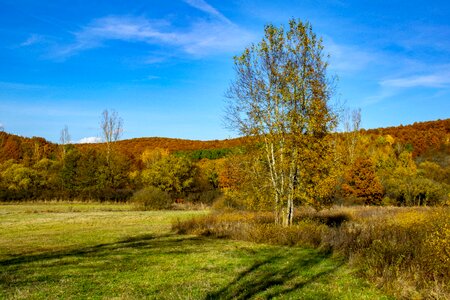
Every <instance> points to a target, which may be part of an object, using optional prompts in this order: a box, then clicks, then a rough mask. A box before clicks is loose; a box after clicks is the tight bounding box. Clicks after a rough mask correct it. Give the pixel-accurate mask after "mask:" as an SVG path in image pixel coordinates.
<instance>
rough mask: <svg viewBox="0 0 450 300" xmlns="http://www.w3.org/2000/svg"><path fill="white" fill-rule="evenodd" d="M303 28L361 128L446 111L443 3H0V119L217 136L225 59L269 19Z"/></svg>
mask: <svg viewBox="0 0 450 300" xmlns="http://www.w3.org/2000/svg"><path fill="white" fill-rule="evenodd" d="M292 17H295V18H300V19H302V20H308V21H310V22H311V23H312V25H313V29H314V31H315V32H316V33H318V34H319V35H320V36H322V37H323V39H324V44H325V51H326V52H328V53H329V54H330V56H331V58H330V68H329V72H330V73H331V74H336V75H337V76H338V77H339V82H338V97H339V99H340V100H341V102H345V103H346V105H347V106H348V107H349V108H358V107H359V108H361V110H362V127H364V128H375V127H385V126H393V125H399V124H410V123H413V122H416V121H426V120H434V119H439V118H440V119H444V118H449V117H450V4H449V2H448V1H396V0H392V1H362V0H355V1H340V0H329V1H312V0H311V1H288V0H285V1H252V0H247V1H234V0H229V1H223V0H222V1H219V0H171V1H152V0H147V1H141V0H135V1H115V0H107V1H106V0H102V1H74V0H71V1H65V0H60V1H35V0H34V1H24V0H0V66H1V67H0V124H2V126H3V127H4V128H5V131H7V132H10V133H14V134H18V135H22V136H30V137H31V136H42V137H44V138H46V139H48V140H51V141H54V142H57V141H58V140H59V136H60V131H61V129H62V128H63V127H64V126H65V125H67V126H68V128H69V132H70V134H71V136H72V140H73V141H74V142H77V141H80V140H84V141H86V140H95V139H96V138H98V137H99V136H100V130H99V123H100V115H101V112H102V111H103V110H104V109H114V110H116V111H117V112H118V114H119V115H120V116H121V117H122V118H123V120H124V134H123V138H133V137H144V136H162V137H177V138H189V139H202V140H208V139H223V138H228V137H234V136H236V133H234V132H231V131H228V130H226V129H225V128H224V126H223V121H222V120H223V112H224V93H225V91H226V89H227V87H228V85H229V83H230V81H231V80H232V79H233V77H234V71H233V61H232V57H233V56H234V55H237V54H239V53H241V52H242V51H243V49H244V48H245V47H246V46H248V45H249V44H250V43H254V42H256V43H257V42H258V41H259V40H260V39H261V38H262V35H263V27H264V25H265V24H267V23H273V24H275V25H277V26H278V25H282V24H286V23H287V21H288V20H289V19H290V18H292Z"/></svg>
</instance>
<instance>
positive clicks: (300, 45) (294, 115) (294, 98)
mask: <svg viewBox="0 0 450 300" xmlns="http://www.w3.org/2000/svg"><path fill="white" fill-rule="evenodd" d="M327 66H328V63H327V61H326V57H325V56H324V54H323V45H322V40H321V39H320V38H319V37H317V35H316V34H315V33H314V32H313V30H312V27H311V24H310V23H308V22H305V23H304V22H302V21H300V20H295V19H292V20H291V21H290V22H289V27H288V28H287V29H286V30H285V29H284V28H283V27H278V28H277V27H275V26H273V25H267V26H266V27H265V31H264V37H263V39H262V40H261V42H259V43H258V44H253V45H251V46H250V47H248V48H247V49H245V50H244V52H243V53H242V55H240V56H236V57H235V58H234V67H235V72H236V78H235V80H234V81H233V82H232V83H231V84H230V87H229V89H228V91H227V93H226V96H227V98H228V109H227V114H226V121H227V124H228V125H229V126H230V127H231V128H233V129H235V130H237V131H238V132H239V133H240V134H242V135H244V136H247V137H251V138H253V139H254V144H256V145H260V148H261V152H260V153H261V155H262V156H263V160H262V161H263V162H264V164H265V170H266V171H265V175H266V177H267V180H268V183H269V185H270V190H271V193H272V197H273V209H274V212H275V222H276V223H277V224H282V225H283V226H288V225H290V224H292V220H293V213H294V200H296V201H297V202H308V198H311V197H313V195H312V194H313V193H312V192H310V191H311V186H310V185H311V183H312V182H314V176H316V175H317V172H316V170H319V171H320V170H322V169H323V168H320V164H321V163H323V157H324V156H325V155H326V154H327V153H326V152H327V151H328V150H327V149H328V148H327V146H326V141H325V139H326V137H327V133H329V132H330V130H332V129H333V128H334V127H335V125H336V120H337V118H336V115H335V113H334V112H333V109H332V108H331V105H330V103H331V99H332V96H333V90H334V89H333V87H334V85H333V83H334V80H333V78H332V77H330V76H328V75H327Z"/></svg>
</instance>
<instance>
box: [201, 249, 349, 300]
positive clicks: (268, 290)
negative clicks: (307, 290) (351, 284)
mask: <svg viewBox="0 0 450 300" xmlns="http://www.w3.org/2000/svg"><path fill="white" fill-rule="evenodd" d="M290 253H291V255H292V252H290ZM327 258H329V255H328V254H318V253H317V252H309V253H303V252H302V253H300V254H299V255H297V256H295V254H294V255H293V256H290V255H289V254H286V253H278V254H275V255H272V256H270V257H268V258H266V259H265V260H262V261H257V262H255V263H254V264H253V265H252V266H250V267H249V268H247V269H246V270H244V271H242V272H241V273H239V274H238V275H237V276H236V278H235V279H234V280H233V281H232V282H230V283H229V284H228V285H226V286H225V287H223V288H221V289H220V290H218V291H216V292H212V293H209V294H208V295H207V296H206V298H205V299H207V300H212V299H249V298H252V297H253V296H256V295H258V298H259V297H261V298H264V299H272V298H274V297H278V296H282V295H286V294H288V293H290V292H293V291H295V290H298V289H302V288H303V287H305V286H307V285H309V284H311V283H314V282H316V281H318V280H320V279H321V277H323V276H326V275H328V274H331V273H333V272H335V271H336V270H337V269H339V267H341V266H342V264H343V263H337V264H335V265H334V266H330V267H328V268H325V270H322V271H317V270H316V269H320V268H317V267H318V265H319V264H320V263H321V262H322V261H323V260H325V259H327ZM322 269H323V268H322Z"/></svg>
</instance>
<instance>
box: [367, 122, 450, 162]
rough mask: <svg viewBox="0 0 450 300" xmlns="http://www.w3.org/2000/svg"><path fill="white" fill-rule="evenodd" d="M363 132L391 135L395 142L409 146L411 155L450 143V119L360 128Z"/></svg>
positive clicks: (418, 154) (436, 148)
mask: <svg viewBox="0 0 450 300" xmlns="http://www.w3.org/2000/svg"><path fill="white" fill-rule="evenodd" d="M362 132H363V133H365V134H372V135H388V134H389V135H391V136H392V137H393V138H394V139H395V141H396V142H397V143H400V144H402V145H405V146H411V147H412V150H413V156H414V157H417V156H420V155H423V154H425V153H427V152H429V151H436V150H439V149H440V148H441V146H444V145H449V143H450V119H445V120H436V121H428V122H416V123H414V124H412V125H405V126H403V125H400V126H394V127H386V128H378V129H369V130H362Z"/></svg>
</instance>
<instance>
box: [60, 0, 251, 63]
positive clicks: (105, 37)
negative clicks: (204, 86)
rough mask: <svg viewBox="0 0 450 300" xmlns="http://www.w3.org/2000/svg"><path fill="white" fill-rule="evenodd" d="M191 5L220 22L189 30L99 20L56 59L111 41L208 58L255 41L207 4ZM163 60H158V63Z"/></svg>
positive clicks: (136, 20)
mask: <svg viewBox="0 0 450 300" xmlns="http://www.w3.org/2000/svg"><path fill="white" fill-rule="evenodd" d="M187 3H188V4H190V5H191V6H194V7H196V8H198V9H200V10H202V11H206V12H208V13H209V14H212V15H214V16H216V17H217V18H215V19H213V20H207V19H196V20H194V21H191V22H190V23H189V24H188V26H185V27H176V26H175V25H173V24H171V23H170V22H167V21H166V20H152V19H147V18H144V17H133V16H109V17H104V18H99V19H95V20H93V21H92V22H91V23H90V24H88V25H87V26H85V27H83V28H82V30H80V31H78V32H75V33H74V38H75V41H74V42H73V43H72V44H69V45H65V46H60V47H58V48H56V49H54V51H53V56H54V58H65V57H68V56H71V55H74V54H76V53H79V52H81V51H85V50H88V49H93V48H98V47H101V46H104V45H105V43H106V42H107V41H111V40H116V41H123V42H140V43H146V44H149V45H158V46H165V47H167V46H169V47H175V50H178V51H180V52H181V53H184V54H191V55H194V56H205V55H209V54H215V53H224V52H232V51H237V50H241V49H243V48H244V47H245V46H247V45H248V44H249V43H250V42H251V41H252V40H253V39H254V35H253V34H252V33H251V32H249V31H247V30H245V29H242V28H240V27H239V26H237V25H236V24H233V23H231V22H230V21H229V20H228V19H226V18H225V17H224V16H222V15H221V14H220V13H219V12H218V11H217V10H215V9H214V8H213V7H212V6H209V5H208V4H207V3H206V2H204V1H199V0H189V1H188V0H187ZM160 59H161V58H159V57H158V58H157V59H156V62H159V61H160ZM147 63H154V60H152V59H151V58H149V59H148V62H147Z"/></svg>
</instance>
